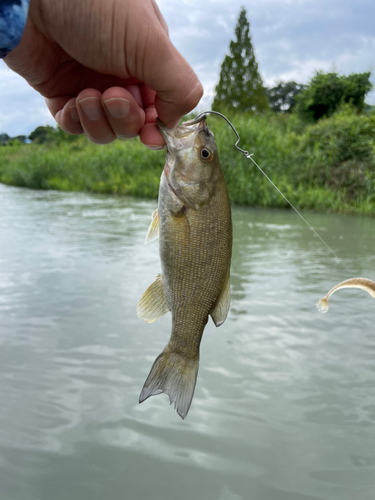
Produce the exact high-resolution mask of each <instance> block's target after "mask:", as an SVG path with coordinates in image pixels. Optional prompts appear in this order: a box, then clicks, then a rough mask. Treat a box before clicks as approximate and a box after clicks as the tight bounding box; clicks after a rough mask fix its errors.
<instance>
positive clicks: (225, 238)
mask: <svg viewBox="0 0 375 500" xmlns="http://www.w3.org/2000/svg"><path fill="white" fill-rule="evenodd" d="M160 129H161V132H162V134H163V136H164V137H165V140H166V143H167V157H166V165H165V168H164V171H163V174H162V176H161V182H160V189H159V204H158V212H157V214H156V212H154V214H153V220H152V222H151V226H150V229H149V233H148V238H149V239H154V238H155V235H156V233H157V230H156V226H158V234H159V251H160V260H161V268H162V273H161V275H159V276H158V277H157V279H156V281H155V282H154V283H153V284H152V285H151V286H150V287H149V288H148V289H147V290H146V292H145V294H144V295H143V296H142V298H141V300H140V302H139V305H138V315H139V317H141V318H142V319H144V320H145V321H149V322H151V321H154V320H156V319H157V318H158V317H160V316H161V315H163V314H165V313H166V312H168V311H171V312H172V332H171V337H170V340H169V342H168V344H167V346H166V347H165V349H164V351H163V352H162V353H161V354H160V355H159V356H158V358H157V359H156V360H155V363H154V365H153V367H152V369H151V371H150V374H149V376H148V378H147V380H146V382H145V385H144V387H143V389H142V392H141V396H140V402H142V401H144V400H145V399H147V398H148V397H149V396H152V395H156V394H160V393H161V392H165V393H167V394H168V395H169V398H170V401H171V403H172V402H174V403H175V408H176V410H177V412H178V413H179V415H180V416H181V417H182V418H185V416H186V414H187V412H188V411H189V408H190V403H191V399H192V397H193V393H194V388H195V382H196V376H197V372H198V365H199V346H200V342H201V338H202V335H203V330H204V328H205V325H206V324H207V321H208V317H209V315H210V314H211V316H212V319H213V320H214V322H215V324H216V325H217V326H220V325H221V324H222V323H223V322H224V321H225V318H226V315H227V312H228V309H229V301H230V289H229V270H230V259H231V252H232V222H231V210H230V202H229V197H228V192H227V188H226V185H225V180H224V175H223V172H222V168H221V165H220V162H219V157H218V153H217V148H216V144H215V141H214V138H213V134H212V132H211V131H210V130H209V129H208V127H207V126H206V124H205V120H204V118H203V119H202V118H201V119H200V120H199V121H194V120H192V121H190V122H186V123H185V124H183V125H181V126H178V127H176V128H175V129H173V130H169V129H166V128H165V127H163V126H160ZM157 294H158V295H157ZM156 295H157V296H156ZM159 303H160V304H159ZM155 304H159V306H157V305H156V306H155ZM157 307H159V310H157Z"/></svg>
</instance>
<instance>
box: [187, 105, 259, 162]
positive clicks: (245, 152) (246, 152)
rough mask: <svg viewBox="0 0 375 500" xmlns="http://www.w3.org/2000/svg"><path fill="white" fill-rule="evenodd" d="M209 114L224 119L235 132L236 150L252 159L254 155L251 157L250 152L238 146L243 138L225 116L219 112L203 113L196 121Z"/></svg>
mask: <svg viewBox="0 0 375 500" xmlns="http://www.w3.org/2000/svg"><path fill="white" fill-rule="evenodd" d="M208 114H212V115H219V116H221V118H224V120H225V121H226V122H227V123H228V124H229V125H230V127H231V129H232V130H233V132H234V133H235V134H236V137H237V141H236V143H235V145H234V147H235V148H236V149H238V151H241V153H242V154H244V155H245V156H246V158H250V157H251V156H252V155H249V152H248V151H245V150H244V149H241V148H240V147H239V146H238V143H239V142H240V140H241V138H240V136H239V135H238V132H237V130H236V129H235V128H234V126H233V125H232V124H231V122H230V121H229V120H228V118H227V117H226V116H224V115H222V114H221V113H219V112H218V111H203V113H201V114H200V115H198V116H197V117H196V119H195V120H196V121H197V122H198V121H200V120H201V119H202V118H204V117H205V116H206V115H208Z"/></svg>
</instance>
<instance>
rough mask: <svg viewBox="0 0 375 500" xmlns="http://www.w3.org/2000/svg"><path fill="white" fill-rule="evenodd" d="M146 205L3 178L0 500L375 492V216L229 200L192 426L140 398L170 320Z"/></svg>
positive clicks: (161, 403) (305, 497)
mask: <svg viewBox="0 0 375 500" xmlns="http://www.w3.org/2000/svg"><path fill="white" fill-rule="evenodd" d="M155 208H156V205H155V203H154V202H152V201H143V200H136V199H126V198H114V197H106V196H90V195H87V194H82V193H79V194H77V193H57V192H40V191H29V190H25V189H18V188H11V187H6V186H2V185H0V398H1V405H0V499H1V500H104V499H105V500H120V499H126V500H133V499H134V500H136V499H137V500H138V499H140V500H148V499H152V500H211V499H212V500H240V499H246V500H247V499H252V500H253V499H254V500H312V499H330V500H331V499H332V500H334V499H335V500H336V499H337V500H343V499H345V500H349V499H350V500H352V499H356V500H373V499H374V498H375V328H374V325H375V301H374V299H372V298H371V297H370V296H369V295H367V294H366V293H365V292H363V291H361V290H342V291H339V292H338V293H337V294H335V295H334V296H333V297H332V299H331V302H330V311H329V312H328V313H327V314H325V315H322V314H319V312H318V311H317V310H316V308H315V303H316V301H317V300H318V299H319V298H321V297H322V296H324V295H325V294H326V292H327V291H328V290H329V289H330V288H331V287H332V286H333V285H335V284H336V283H337V282H339V281H342V280H343V279H346V278H349V277H354V276H364V277H367V278H371V279H374V278H375V219H371V218H361V217H349V216H338V215H318V214H308V213H304V215H305V217H306V218H307V219H308V220H309V222H310V223H311V224H312V225H313V226H314V227H315V228H316V229H317V230H318V231H319V233H320V234H321V235H322V236H323V238H325V239H326V241H327V242H328V243H329V245H331V246H332V247H333V249H334V251H335V252H336V253H337V255H338V256H339V258H340V260H339V261H338V262H336V261H335V259H334V258H332V257H331V255H329V253H328V252H327V250H326V248H325V247H324V246H323V245H322V244H321V243H320V241H319V240H318V239H317V238H316V237H314V236H313V234H312V232H311V231H310V230H309V229H308V228H307V227H305V226H304V224H303V222H302V221H301V220H300V219H299V218H298V217H297V216H296V215H295V214H294V213H292V212H290V211H270V210H257V209H241V208H234V209H233V220H234V256H233V262H232V271H231V274H232V305H231V310H230V314H229V317H228V319H227V321H226V322H225V324H224V325H223V326H222V327H220V328H219V329H216V328H215V327H214V326H213V324H212V322H210V323H209V325H208V326H207V328H206V331H205V334H204V336H203V341H202V348H201V364H200V371H199V375H198V382H197V388H196V391H195V397H194V400H193V404H192V407H191V410H190V413H189V415H188V417H187V419H186V420H185V421H182V420H181V419H180V418H179V417H178V415H177V414H176V413H175V411H174V410H173V407H171V406H169V404H168V399H167V396H165V395H161V396H157V397H154V398H150V399H149V400H147V401H146V402H145V403H143V404H142V405H139V404H138V396H139V392H140V389H141V387H142V385H143V383H144V380H145V378H146V376H147V374H148V372H149V369H150V367H151V364H152V362H153V360H154V358H155V357H156V356H157V355H158V354H159V353H160V351H161V350H162V349H163V347H164V345H165V343H166V342H167V340H168V337H169V333H170V321H171V319H170V316H169V315H167V316H166V317H164V318H162V319H160V320H159V321H157V322H156V323H154V324H151V325H149V324H146V323H143V322H142V321H140V320H139V319H138V318H137V317H136V313H135V309H136V304H137V301H138V299H139V297H140V296H141V295H142V293H143V291H144V290H145V289H146V287H147V286H148V285H149V284H150V283H151V281H152V280H153V278H154V276H155V275H156V274H157V273H158V272H159V271H160V266H159V258H158V251H157V242H153V243H150V244H149V245H146V246H145V245H144V244H143V242H144V237H145V234H146V231H147V227H148V224H149V221H150V215H151V212H152V211H153V210H154V209H155Z"/></svg>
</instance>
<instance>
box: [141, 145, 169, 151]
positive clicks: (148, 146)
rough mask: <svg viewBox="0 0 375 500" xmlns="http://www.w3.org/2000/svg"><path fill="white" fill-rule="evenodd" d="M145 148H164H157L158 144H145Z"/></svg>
mask: <svg viewBox="0 0 375 500" xmlns="http://www.w3.org/2000/svg"><path fill="white" fill-rule="evenodd" d="M145 146H146V148H148V149H153V150H157V149H164V148H165V146H159V144H145Z"/></svg>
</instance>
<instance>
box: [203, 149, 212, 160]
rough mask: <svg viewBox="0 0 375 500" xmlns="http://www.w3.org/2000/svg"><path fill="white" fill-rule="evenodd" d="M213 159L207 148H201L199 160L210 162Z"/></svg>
mask: <svg viewBox="0 0 375 500" xmlns="http://www.w3.org/2000/svg"><path fill="white" fill-rule="evenodd" d="M213 157H214V153H213V151H212V150H211V149H210V148H208V147H207V146H203V148H202V149H201V158H202V160H203V161H211V160H212V158H213Z"/></svg>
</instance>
